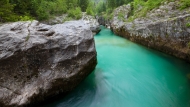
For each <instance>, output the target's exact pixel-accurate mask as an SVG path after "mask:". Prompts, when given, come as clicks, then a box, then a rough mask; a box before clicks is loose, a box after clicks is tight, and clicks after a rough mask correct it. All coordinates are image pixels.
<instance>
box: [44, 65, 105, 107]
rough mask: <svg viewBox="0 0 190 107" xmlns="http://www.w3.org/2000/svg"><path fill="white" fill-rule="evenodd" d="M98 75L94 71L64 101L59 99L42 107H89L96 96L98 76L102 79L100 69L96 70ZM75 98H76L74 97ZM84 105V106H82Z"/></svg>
mask: <svg viewBox="0 0 190 107" xmlns="http://www.w3.org/2000/svg"><path fill="white" fill-rule="evenodd" d="M95 70H96V73H95V71H93V72H92V73H91V74H90V75H89V76H88V77H87V78H86V79H85V80H84V81H82V82H81V84H79V86H77V88H76V89H74V90H73V91H71V92H70V93H69V94H68V95H66V96H65V97H64V98H62V99H58V100H57V101H55V102H53V103H52V102H50V103H49V104H46V105H45V106H42V107H71V105H72V107H79V106H80V105H81V106H80V107H84V105H86V106H87V105H88V104H89V103H90V102H92V100H93V98H94V96H95V94H96V90H97V89H96V88H97V86H96V85H97V83H96V81H97V80H96V76H97V75H98V77H101V72H102V70H101V69H100V68H96V69H95ZM73 96H74V97H73ZM82 105H83V106H82Z"/></svg>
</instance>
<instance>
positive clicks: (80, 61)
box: [0, 21, 97, 107]
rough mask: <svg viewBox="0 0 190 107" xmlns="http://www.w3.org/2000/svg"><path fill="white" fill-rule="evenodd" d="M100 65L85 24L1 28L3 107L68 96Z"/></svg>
mask: <svg viewBox="0 0 190 107" xmlns="http://www.w3.org/2000/svg"><path fill="white" fill-rule="evenodd" d="M96 64H97V59H96V50H95V45H94V39H93V35H92V32H91V30H90V28H89V26H88V25H86V24H85V23H84V22H83V21H72V22H66V23H64V24H57V25H53V26H49V25H45V24H41V23H39V22H37V21H27V22H15V23H10V24H5V25H2V26H0V107H17V106H19V107H20V106H26V105H31V104H37V103H38V102H41V101H44V100H46V99H49V98H52V97H54V96H56V95H58V94H60V93H67V92H68V91H71V90H72V89H73V88H75V87H76V86H77V85H78V84H79V83H80V82H81V81H82V80H83V79H84V78H85V77H86V76H88V75H89V74H90V73H91V72H92V71H93V69H94V68H95V66H96Z"/></svg>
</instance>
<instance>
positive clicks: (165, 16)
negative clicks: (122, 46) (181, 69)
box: [111, 1, 190, 62]
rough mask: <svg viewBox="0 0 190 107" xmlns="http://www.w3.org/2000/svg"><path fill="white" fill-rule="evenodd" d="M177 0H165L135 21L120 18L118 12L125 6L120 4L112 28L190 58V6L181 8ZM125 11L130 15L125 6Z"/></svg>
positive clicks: (147, 43) (184, 57) (118, 32)
mask: <svg viewBox="0 0 190 107" xmlns="http://www.w3.org/2000/svg"><path fill="white" fill-rule="evenodd" d="M178 2H179V1H175V2H168V3H166V2H165V3H164V4H162V5H161V6H160V7H159V8H155V9H153V10H151V11H150V12H148V13H147V14H146V17H139V18H136V19H135V20H133V21H129V20H128V18H125V20H126V21H123V20H119V18H118V12H119V11H121V10H122V8H121V7H118V8H117V9H115V11H114V12H115V13H114V14H115V16H114V18H113V19H112V23H111V28H112V30H113V32H114V33H116V34H117V35H120V36H123V37H125V38H127V39H129V40H131V41H134V42H137V43H140V44H142V45H145V46H147V47H150V48H153V49H156V50H159V51H162V52H165V53H168V54H170V55H173V56H176V57H178V58H181V59H184V60H186V61H189V62H190V55H189V54H188V51H189V50H190V49H189V46H188V44H189V43H190V30H189V27H188V24H190V7H189V8H186V9H184V10H179V7H178V6H179V5H178V4H179V3H178ZM122 13H126V15H127V16H128V14H129V13H130V9H123V10H122ZM134 14H135V13H134ZM124 15H125V14H124ZM131 17H133V16H131Z"/></svg>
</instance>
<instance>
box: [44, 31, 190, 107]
mask: <svg viewBox="0 0 190 107" xmlns="http://www.w3.org/2000/svg"><path fill="white" fill-rule="evenodd" d="M102 29H103V30H102V31H101V32H100V33H99V34H98V35H96V37H95V41H96V49H97V53H98V65H97V67H96V69H95V71H94V72H93V73H92V74H91V75H89V76H88V77H87V78H86V80H85V81H83V82H82V83H81V84H80V85H79V86H78V87H77V89H75V90H74V91H73V92H71V93H70V94H69V95H67V96H66V97H64V98H62V99H60V100H58V101H56V102H52V103H51V104H48V105H47V106H45V107H190V80H189V79H188V77H189V78H190V64H187V63H186V62H184V61H181V60H179V59H176V58H174V57H171V56H168V55H166V54H163V53H160V52H157V51H154V50H150V49H147V48H145V47H143V46H140V45H137V44H135V43H132V42H130V41H128V40H126V39H123V38H121V37H118V36H115V35H114V34H113V33H112V32H111V31H110V30H109V29H105V28H102Z"/></svg>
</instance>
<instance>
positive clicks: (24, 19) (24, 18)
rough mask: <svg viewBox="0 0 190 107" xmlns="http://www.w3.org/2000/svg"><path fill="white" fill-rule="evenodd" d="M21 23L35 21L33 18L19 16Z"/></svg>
mask: <svg viewBox="0 0 190 107" xmlns="http://www.w3.org/2000/svg"><path fill="white" fill-rule="evenodd" d="M19 20H20V21H28V20H34V19H33V18H32V17H31V16H28V15H24V16H19Z"/></svg>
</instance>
